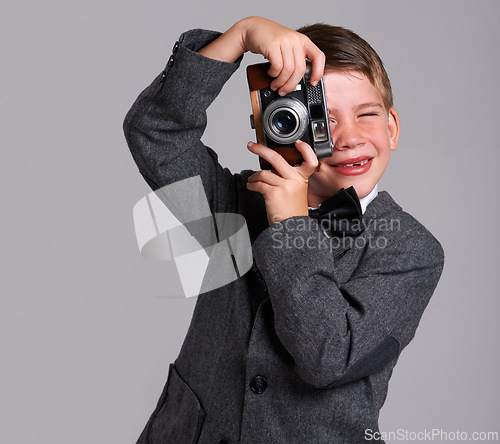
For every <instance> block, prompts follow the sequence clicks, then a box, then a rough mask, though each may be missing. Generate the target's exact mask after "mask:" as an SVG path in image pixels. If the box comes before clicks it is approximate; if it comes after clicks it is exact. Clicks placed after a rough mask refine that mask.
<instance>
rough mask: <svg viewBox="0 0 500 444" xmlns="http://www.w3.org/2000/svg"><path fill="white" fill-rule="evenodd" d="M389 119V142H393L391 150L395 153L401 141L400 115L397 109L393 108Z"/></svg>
mask: <svg viewBox="0 0 500 444" xmlns="http://www.w3.org/2000/svg"><path fill="white" fill-rule="evenodd" d="M388 117H389V122H388V125H387V126H388V130H389V140H390V142H391V150H392V151H394V150H395V149H397V147H398V140H399V114H398V112H397V111H396V109H395V108H393V107H391V109H390V110H389V116H388Z"/></svg>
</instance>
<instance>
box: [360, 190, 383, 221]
mask: <svg viewBox="0 0 500 444" xmlns="http://www.w3.org/2000/svg"><path fill="white" fill-rule="evenodd" d="M377 195H378V184H377V185H375V186H374V187H373V190H371V192H370V194H368V196H365V197H363V199H359V203H360V204H361V212H362V213H363V214H364V213H365V211H366V207H367V206H368V205H370V202H371V201H372V200H373V199H375V198H376V197H377Z"/></svg>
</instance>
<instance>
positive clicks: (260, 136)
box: [250, 90, 266, 145]
mask: <svg viewBox="0 0 500 444" xmlns="http://www.w3.org/2000/svg"><path fill="white" fill-rule="evenodd" d="M250 100H251V101H252V113H253V122H254V127H255V133H256V135H257V142H258V143H261V144H262V145H265V142H266V139H264V130H263V129H262V115H261V113H260V99H259V91H258V90H255V91H250Z"/></svg>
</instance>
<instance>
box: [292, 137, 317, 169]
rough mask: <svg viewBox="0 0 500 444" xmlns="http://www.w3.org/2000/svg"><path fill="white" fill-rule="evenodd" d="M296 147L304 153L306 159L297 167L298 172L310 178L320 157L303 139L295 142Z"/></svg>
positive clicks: (303, 156)
mask: <svg viewBox="0 0 500 444" xmlns="http://www.w3.org/2000/svg"><path fill="white" fill-rule="evenodd" d="M295 147H296V148H297V150H298V151H299V152H300V154H302V158H303V159H304V161H303V162H302V163H301V164H300V165H299V166H298V167H296V170H297V172H298V173H299V174H300V175H301V176H302V177H304V178H309V177H310V176H311V175H312V174H313V173H314V171H315V170H316V167H317V166H318V158H317V157H316V154H315V153H314V151H313V149H312V148H311V147H310V146H309V145H308V144H307V143H306V142H303V141H302V140H297V142H295Z"/></svg>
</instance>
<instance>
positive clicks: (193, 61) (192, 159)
mask: <svg viewBox="0 0 500 444" xmlns="http://www.w3.org/2000/svg"><path fill="white" fill-rule="evenodd" d="M219 35H220V34H219V33H217V32H213V31H205V30H201V29H196V30H192V31H188V32H186V33H184V34H182V35H181V37H180V38H179V41H178V42H176V44H175V46H174V49H173V54H172V56H171V57H170V59H169V61H168V64H167V66H166V68H165V70H164V71H163V72H162V73H161V74H160V75H158V77H156V79H155V80H154V81H153V83H151V85H149V86H148V87H147V88H146V89H145V90H144V91H143V92H142V93H141V94H140V95H139V97H138V98H137V100H136V101H135V103H134V104H133V106H132V108H131V109H130V111H129V112H128V114H127V116H126V117H125V121H124V124H123V128H124V132H125V137H126V140H127V143H128V146H129V148H130V151H131V153H132V156H133V158H134V160H135V162H136V164H137V166H138V168H139V172H140V173H141V174H142V176H143V177H144V179H145V180H146V182H147V183H148V184H149V185H150V186H151V188H153V190H156V189H158V188H161V187H163V186H165V185H170V184H172V183H175V182H179V181H181V180H183V179H186V178H189V177H194V176H201V180H202V183H203V186H204V191H205V193H206V196H207V198H208V202H209V205H210V209H211V210H212V213H214V212H224V211H227V210H228V208H227V204H228V202H229V201H230V196H231V193H232V190H233V184H234V181H235V176H233V175H232V174H231V172H230V171H229V170H228V169H224V168H222V167H221V166H220V165H219V163H218V160H217V155H216V154H215V152H214V151H213V150H212V149H210V148H208V147H206V146H204V145H203V143H202V142H201V136H202V134H203V132H204V130H205V127H206V123H207V116H206V109H207V108H208V106H209V105H210V104H211V103H212V101H213V100H214V99H215V98H216V96H217V95H218V94H219V92H220V90H221V89H222V87H223V85H224V83H225V82H226V81H227V80H228V79H229V77H230V76H231V75H232V74H233V73H234V71H235V70H236V69H237V68H238V66H239V62H240V61H241V59H240V60H238V61H237V62H236V63H225V62H220V61H217V60H212V59H209V58H206V57H204V56H202V55H200V54H198V53H197V52H196V51H198V50H199V49H201V48H202V47H203V46H205V45H207V44H208V43H209V42H211V41H212V40H214V39H215V38H217V37H218V36H219Z"/></svg>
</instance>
